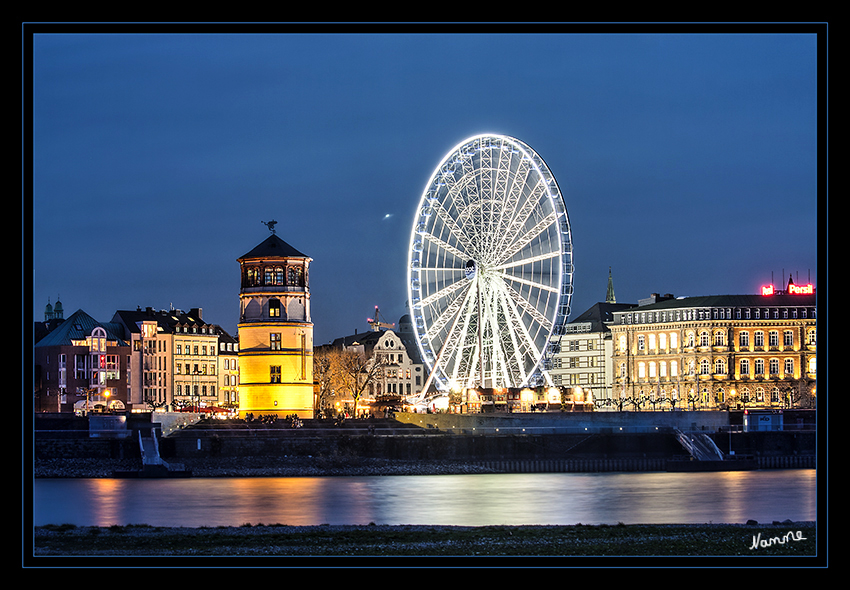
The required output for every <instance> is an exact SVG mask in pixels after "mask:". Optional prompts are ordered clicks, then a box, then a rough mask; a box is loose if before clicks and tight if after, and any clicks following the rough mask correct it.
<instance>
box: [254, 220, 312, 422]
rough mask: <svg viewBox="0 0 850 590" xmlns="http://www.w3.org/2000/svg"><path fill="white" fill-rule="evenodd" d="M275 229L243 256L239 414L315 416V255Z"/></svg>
mask: <svg viewBox="0 0 850 590" xmlns="http://www.w3.org/2000/svg"><path fill="white" fill-rule="evenodd" d="M275 223H276V222H274V221H270V222H268V223H267V224H266V225H268V227H269V229H270V230H271V232H272V235H270V236H269V237H268V238H266V240H265V241H263V242H262V243H260V244H259V245H258V246H257V247H256V248H254V249H253V250H251V251H250V252H248V253H247V254H245V255H244V256H242V257H240V258H238V261H239V264H240V266H241V271H242V286H241V289H240V291H239V303H240V313H239V326H238V328H239V416H240V417H244V416H245V415H246V414H249V413H250V414H253V415H254V416H255V417H259V416H263V415H270V414H276V415H278V416H288V415H292V414H296V415H298V416H299V417H301V418H312V417H313V324H312V321H311V319H310V283H309V267H310V262H311V259H310V258H309V257H308V256H306V255H304V254H302V253H301V252H299V251H298V250H296V249H295V248H293V247H292V246H290V245H289V244H287V243H286V242H284V241H283V240H281V239H280V238H279V237H278V236H277V235H275V232H274V225H275Z"/></svg>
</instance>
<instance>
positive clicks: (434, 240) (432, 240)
mask: <svg viewBox="0 0 850 590" xmlns="http://www.w3.org/2000/svg"><path fill="white" fill-rule="evenodd" d="M422 237H423V238H424V239H425V240H427V242H428V244H429V245H433V246H436V247H437V248H441V249H443V250H445V251H446V252H448V253H449V254H451V255H453V256H454V257H455V258H458V259H459V260H461V261H463V262H466V260H468V259H469V255H468V254H465V253H464V252H463V251H462V250H459V249H458V248H455V247H454V246H452V245H451V244H449V243H448V242H446V241H445V240H443V239H441V238H438V237H437V236H435V235H433V234H430V233H427V234H423V235H422Z"/></svg>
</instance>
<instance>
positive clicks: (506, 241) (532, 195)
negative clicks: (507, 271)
mask: <svg viewBox="0 0 850 590" xmlns="http://www.w3.org/2000/svg"><path fill="white" fill-rule="evenodd" d="M544 196H546V185H545V183H544V182H543V181H542V180H539V179H538V180H537V182H536V183H535V184H534V186H533V187H532V188H531V189H530V191H529V192H528V195H527V196H525V197H522V199H521V202H520V203H519V206H518V207H517V208H516V209H515V210H514V211H512V212H511V216H510V218H508V219H507V220H506V222H505V224H504V226H503V228H500V231H499V237H500V238H501V239H500V240H499V242H498V244H499V245H498V249H499V250H500V251H504V250H507V249H508V248H509V246H510V245H511V244H513V243H514V242H515V241H516V240H517V239H518V238H519V237H520V236H521V235H523V233H524V232H525V227H526V225H527V224H528V220H529V218H531V216H532V215H533V214H534V212H535V211H536V210H538V209H540V208H541V205H540V201H541V200H542V199H543V197H544Z"/></svg>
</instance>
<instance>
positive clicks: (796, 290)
mask: <svg viewBox="0 0 850 590" xmlns="http://www.w3.org/2000/svg"><path fill="white" fill-rule="evenodd" d="M780 293H781V291H777V290H776V289H775V288H774V286H773V285H764V286H763V287H762V288H761V294H762V295H764V296H769V295H775V294H780ZM785 293H787V294H788V295H814V293H815V287H814V285H812V284H811V283H808V284H806V285H795V284H794V283H791V284H789V285H788V290H787V291H786V292H785Z"/></svg>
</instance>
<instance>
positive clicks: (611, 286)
mask: <svg viewBox="0 0 850 590" xmlns="http://www.w3.org/2000/svg"><path fill="white" fill-rule="evenodd" d="M605 303H617V298H616V297H614V279H613V277H612V276H611V267H610V266H609V267H608V292H607V293H606V294H605Z"/></svg>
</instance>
